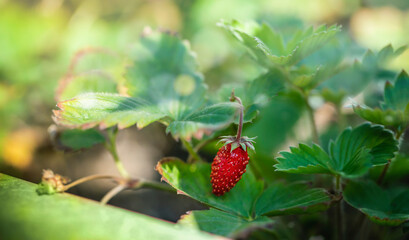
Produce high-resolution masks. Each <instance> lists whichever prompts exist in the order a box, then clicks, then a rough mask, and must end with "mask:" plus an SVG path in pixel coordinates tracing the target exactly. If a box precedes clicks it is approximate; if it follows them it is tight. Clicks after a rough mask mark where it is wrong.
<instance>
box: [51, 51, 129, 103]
mask: <svg viewBox="0 0 409 240" xmlns="http://www.w3.org/2000/svg"><path fill="white" fill-rule="evenodd" d="M123 67H124V64H123V61H122V60H121V59H120V57H119V56H118V54H116V53H114V52H111V51H109V50H107V49H102V48H86V49H83V50H80V51H78V52H77V53H76V54H75V55H74V57H73V58H72V60H71V64H70V67H69V69H68V72H67V73H66V74H65V76H64V77H63V78H62V79H61V80H60V82H59V84H58V89H57V93H56V98H57V99H58V101H63V100H67V99H71V98H73V97H75V96H77V95H80V94H84V93H89V92H104V93H117V92H118V89H117V88H118V86H117V85H118V83H119V82H120V80H121V78H122V74H123Z"/></svg>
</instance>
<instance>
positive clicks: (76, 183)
mask: <svg viewBox="0 0 409 240" xmlns="http://www.w3.org/2000/svg"><path fill="white" fill-rule="evenodd" d="M95 179H113V180H116V181H118V177H115V176H110V175H99V174H97V175H91V176H86V177H83V178H80V179H77V180H75V181H73V182H72V183H70V184H67V185H65V186H64V191H67V190H68V189H70V188H72V187H74V186H77V185H79V184H82V183H85V182H88V181H91V180H95Z"/></svg>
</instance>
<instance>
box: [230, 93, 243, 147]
mask: <svg viewBox="0 0 409 240" xmlns="http://www.w3.org/2000/svg"><path fill="white" fill-rule="evenodd" d="M230 101H232V102H233V101H237V102H238V103H239V104H240V118H239V126H238V127H237V135H236V140H237V141H238V142H240V139H241V133H242V131H243V115H244V107H243V103H242V102H241V99H240V98H239V97H236V96H235V95H234V90H233V91H232V92H231V97H230Z"/></svg>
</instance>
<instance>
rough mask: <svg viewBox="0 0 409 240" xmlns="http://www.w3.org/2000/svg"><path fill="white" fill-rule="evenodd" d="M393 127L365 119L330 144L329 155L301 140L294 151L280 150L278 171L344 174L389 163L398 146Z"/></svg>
mask: <svg viewBox="0 0 409 240" xmlns="http://www.w3.org/2000/svg"><path fill="white" fill-rule="evenodd" d="M397 146H398V142H397V141H396V140H395V139H394V136H393V134H392V132H391V131H389V130H386V129H384V128H383V127H382V126H379V125H371V124H369V123H364V124H362V125H360V126H358V127H356V128H354V129H351V128H347V129H345V130H344V131H343V132H342V133H341V135H339V136H338V138H337V139H336V141H335V142H334V141H332V142H330V144H329V155H327V153H326V152H325V151H324V150H322V149H321V148H320V147H319V146H317V145H313V147H308V146H306V145H304V144H300V146H299V147H298V148H291V149H290V150H291V152H281V155H282V158H278V159H277V161H278V164H276V165H275V167H276V168H277V171H285V172H293V173H331V174H333V175H338V174H339V175H341V176H343V177H345V178H353V177H359V176H362V175H364V174H365V173H367V172H368V170H369V169H370V168H371V167H372V166H376V165H382V164H386V163H387V162H388V160H389V159H391V158H393V157H394V153H395V152H396V151H397V150H398V147H397Z"/></svg>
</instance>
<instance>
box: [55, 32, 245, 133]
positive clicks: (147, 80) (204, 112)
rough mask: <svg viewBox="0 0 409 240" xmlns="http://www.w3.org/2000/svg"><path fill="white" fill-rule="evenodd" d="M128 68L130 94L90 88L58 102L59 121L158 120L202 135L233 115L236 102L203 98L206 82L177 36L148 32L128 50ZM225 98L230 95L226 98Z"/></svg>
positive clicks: (140, 122)
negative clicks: (213, 102)
mask: <svg viewBox="0 0 409 240" xmlns="http://www.w3.org/2000/svg"><path fill="white" fill-rule="evenodd" d="M132 60H133V66H132V67H130V68H128V71H127V74H126V84H125V85H126V87H127V92H128V95H129V97H128V96H121V95H118V94H105V93H89V94H83V95H79V96H77V97H76V98H74V99H71V100H68V101H64V102H60V103H59V104H58V107H59V108H60V110H57V111H55V112H54V115H55V120H56V122H57V123H59V124H63V125H67V126H70V127H81V128H89V127H93V126H96V125H99V126H100V127H101V128H106V127H110V126H114V125H118V127H119V128H125V127H129V126H132V125H134V124H137V125H138V127H139V128H143V127H145V126H147V125H148V124H150V123H152V122H155V121H160V122H162V123H164V124H165V125H168V129H167V131H168V132H171V133H172V135H173V136H174V137H182V138H187V139H188V138H190V137H192V136H193V135H197V136H200V131H206V130H215V129H218V128H221V127H223V126H225V125H227V124H229V123H231V122H232V121H233V118H234V114H235V112H236V110H237V109H238V104H236V103H222V104H216V105H210V104H208V103H206V101H205V99H206V96H205V93H206V85H205V84H204V82H203V78H202V76H201V74H200V73H198V72H197V66H196V62H195V59H194V57H193V53H192V52H191V51H190V49H189V47H188V45H187V43H186V42H183V41H181V40H180V39H179V38H178V37H176V36H173V35H170V34H166V33H159V32H152V33H151V34H148V35H147V36H145V37H143V38H142V39H141V40H140V42H139V43H138V44H137V45H136V47H135V49H134V51H133V52H132ZM226 100H228V99H226Z"/></svg>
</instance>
